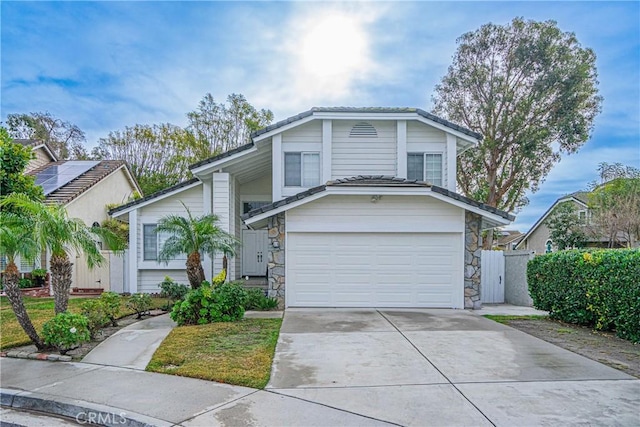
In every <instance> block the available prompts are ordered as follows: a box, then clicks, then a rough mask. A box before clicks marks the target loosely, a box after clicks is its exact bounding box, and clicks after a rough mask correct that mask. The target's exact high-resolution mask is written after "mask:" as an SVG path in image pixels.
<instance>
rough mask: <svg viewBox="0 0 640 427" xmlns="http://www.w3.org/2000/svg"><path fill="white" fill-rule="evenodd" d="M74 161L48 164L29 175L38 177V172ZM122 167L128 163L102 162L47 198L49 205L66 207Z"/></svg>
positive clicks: (120, 161)
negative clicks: (54, 204) (55, 204)
mask: <svg viewBox="0 0 640 427" xmlns="http://www.w3.org/2000/svg"><path fill="white" fill-rule="evenodd" d="M72 161H73V160H63V161H58V162H52V163H47V164H46V165H44V166H42V167H40V168H38V169H34V170H32V171H30V172H29V173H28V174H29V175H34V176H35V175H37V174H38V172H41V171H43V170H45V169H47V168H49V167H51V166H59V165H62V164H64V163H67V162H72ZM121 166H125V167H127V166H126V162H125V161H123V160H102V161H101V162H100V163H98V164H97V165H95V166H94V167H92V168H91V169H89V170H88V171H86V172H85V173H83V174H82V175H80V176H79V177H77V178H75V179H74V180H72V181H70V182H69V183H67V184H65V185H63V186H62V187H60V188H58V189H57V190H55V191H53V192H51V193H49V194H48V195H47V197H46V202H47V203H58V204H62V205H66V204H67V203H69V202H71V201H72V200H74V199H75V198H77V197H78V196H80V195H81V194H83V193H84V192H86V191H87V190H89V189H90V188H91V187H93V186H94V185H96V184H97V183H98V182H100V181H102V180H103V179H104V178H106V177H107V176H108V175H110V174H111V173H112V172H114V171H116V170H117V169H118V168H120V167H121Z"/></svg>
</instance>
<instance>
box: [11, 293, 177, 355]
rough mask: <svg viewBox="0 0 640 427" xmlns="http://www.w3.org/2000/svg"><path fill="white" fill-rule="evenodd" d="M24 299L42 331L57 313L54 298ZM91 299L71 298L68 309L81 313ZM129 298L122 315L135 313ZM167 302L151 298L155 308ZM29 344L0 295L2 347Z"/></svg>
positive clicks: (39, 329)
mask: <svg viewBox="0 0 640 427" xmlns="http://www.w3.org/2000/svg"><path fill="white" fill-rule="evenodd" d="M23 299H24V305H25V307H26V308H27V313H28V314H29V318H30V319H31V322H32V323H33V326H34V327H35V328H36V331H38V333H41V331H42V325H44V324H45V322H46V321H48V320H51V319H52V318H53V317H54V315H55V313H54V303H53V298H34V297H23ZM89 299H97V298H86V297H79V298H70V299H69V308H68V310H69V311H70V312H72V313H80V311H81V310H80V305H81V304H82V303H83V302H84V301H87V300H89ZM127 299H128V297H122V303H121V305H120V317H125V316H128V315H130V314H133V313H135V312H134V311H133V310H131V309H129V308H127V307H126V302H127ZM166 303H167V299H165V298H152V299H151V304H152V306H153V308H159V307H162V306H164V305H166ZM28 344H31V340H30V339H29V337H27V335H26V334H25V333H24V331H23V330H22V328H21V327H20V324H19V323H18V321H17V320H16V315H15V314H13V310H12V309H11V304H10V303H9V300H8V299H7V298H6V297H0V349H1V350H4V349H7V348H11V347H18V346H22V345H28Z"/></svg>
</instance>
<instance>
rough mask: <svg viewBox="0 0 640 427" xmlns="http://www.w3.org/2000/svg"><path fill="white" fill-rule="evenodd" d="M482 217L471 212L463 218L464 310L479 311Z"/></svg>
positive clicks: (480, 302) (480, 305)
mask: <svg viewBox="0 0 640 427" xmlns="http://www.w3.org/2000/svg"><path fill="white" fill-rule="evenodd" d="M481 230H482V217H481V216H480V215H478V214H475V213H473V212H469V211H467V212H465V216H464V308H473V309H479V308H481V307H482V301H481V300H480V257H481V251H482V236H481V234H480V233H481Z"/></svg>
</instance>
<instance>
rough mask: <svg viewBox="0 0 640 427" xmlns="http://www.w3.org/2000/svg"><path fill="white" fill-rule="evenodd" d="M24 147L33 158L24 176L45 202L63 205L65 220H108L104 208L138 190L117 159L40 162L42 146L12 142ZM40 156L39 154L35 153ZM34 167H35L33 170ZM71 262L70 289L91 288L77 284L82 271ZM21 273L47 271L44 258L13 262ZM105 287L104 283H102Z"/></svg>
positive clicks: (88, 222) (89, 223)
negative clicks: (36, 269) (32, 180)
mask: <svg viewBox="0 0 640 427" xmlns="http://www.w3.org/2000/svg"><path fill="white" fill-rule="evenodd" d="M14 141H15V142H18V143H20V144H23V145H25V146H31V147H33V149H34V151H36V159H34V160H32V163H30V165H29V167H28V168H27V170H28V172H27V173H28V175H32V176H34V177H35V178H36V181H35V182H36V185H40V186H42V188H43V190H44V194H45V201H46V203H58V204H62V205H64V207H65V208H66V210H67V213H68V215H69V217H71V218H79V219H81V220H82V221H84V223H85V224H86V225H87V226H92V225H96V224H98V225H99V224H101V223H102V221H104V220H105V219H108V218H109V215H108V213H107V207H108V205H117V204H122V203H124V202H127V201H128V200H130V199H131V197H132V196H133V195H134V193H138V194H139V193H140V192H141V190H140V187H139V185H138V183H137V181H136V179H135V178H134V176H133V174H132V173H131V170H130V169H129V166H128V165H127V164H126V162H124V161H121V160H102V161H85V160H66V161H65V160H62V161H55V160H54V159H55V156H53V155H52V156H51V157H50V161H49V162H46V163H44V162H43V159H44V157H42V156H41V155H40V154H42V153H49V152H50V150H49V149H48V146H47V145H46V144H40V143H38V142H35V141H32V142H29V140H14ZM38 153H40V154H38ZM35 166H37V167H35ZM71 257H72V262H74V264H75V267H74V278H73V286H74V287H95V286H96V284H95V283H79V281H81V280H80V279H79V278H78V280H76V279H77V278H76V275H77V274H78V273H79V271H80V270H79V269H80V268H82V263H83V262H84V260H83V259H81V258H78V259H75V255H74V254H71ZM4 263H5V260H4V258H2V259H0V264H1V265H0V269H4V267H5V266H4ZM17 264H18V266H19V268H20V271H21V272H22V273H28V272H30V271H32V270H33V268H34V267H43V268H46V269H48V258H47V257H46V256H43V257H42V259H39V260H36V262H35V265H34V264H31V263H28V262H25V261H20V262H18V263H17ZM102 286H103V287H107V286H108V284H106V283H105V284H102Z"/></svg>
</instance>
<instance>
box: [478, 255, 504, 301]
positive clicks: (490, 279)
mask: <svg viewBox="0 0 640 427" xmlns="http://www.w3.org/2000/svg"><path fill="white" fill-rule="evenodd" d="M481 257H482V258H481V260H482V261H481V267H480V299H481V301H482V302H483V303H488V304H491V303H496V304H497V303H504V253H503V252H502V251H482V254H481Z"/></svg>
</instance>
